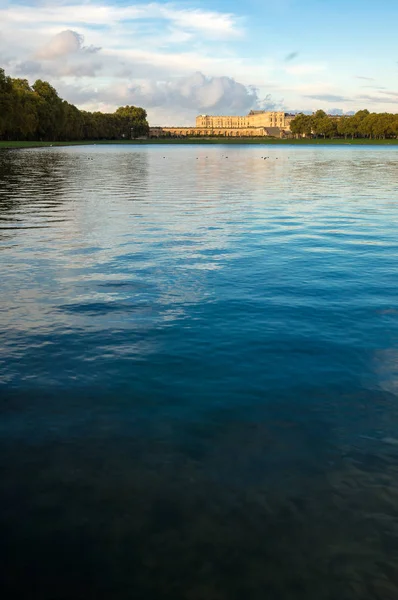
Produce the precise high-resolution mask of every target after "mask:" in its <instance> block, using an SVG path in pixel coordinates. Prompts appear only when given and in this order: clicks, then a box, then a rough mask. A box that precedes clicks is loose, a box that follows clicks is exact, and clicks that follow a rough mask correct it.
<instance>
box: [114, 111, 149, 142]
mask: <svg viewBox="0 0 398 600" xmlns="http://www.w3.org/2000/svg"><path fill="white" fill-rule="evenodd" d="M115 115H116V116H117V117H118V118H119V119H120V121H119V122H120V133H121V135H122V136H123V137H127V138H135V137H140V136H143V135H148V133H149V126H148V122H147V119H146V117H147V113H146V111H145V110H144V109H143V108H139V107H137V106H121V107H120V108H118V109H117V111H116V113H115Z"/></svg>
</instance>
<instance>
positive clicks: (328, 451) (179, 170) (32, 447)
mask: <svg viewBox="0 0 398 600" xmlns="http://www.w3.org/2000/svg"><path fill="white" fill-rule="evenodd" d="M264 156H265V157H267V158H265V159H264ZM397 221H398V149H395V148H393V147H391V148H390V147H388V146H384V147H351V146H349V145H347V146H340V147H293V146H292V147H289V146H283V147H282V146H280V147H278V146H273V147H267V146H264V147H261V146H255V147H253V146H233V147H231V146H188V145H184V146H88V147H68V148H47V149H35V150H19V151H0V282H1V288H0V289H1V297H0V400H1V402H0V410H1V420H0V467H1V478H0V525H1V532H0V551H1V557H0V558H1V563H2V575H1V590H2V592H3V594H2V596H3V597H4V598H7V600H9V599H11V598H14V597H19V598H21V597H24V598H29V599H32V598H35V599H36V598H37V599H40V600H61V599H62V600H69V599H70V598H73V599H75V600H76V599H77V600H80V599H82V600H83V599H85V600H86V599H87V598H95V599H96V600H97V599H102V598H104V599H105V598H106V599H115V598H134V599H135V600H152V599H154V600H155V599H156V600H160V599H161V600H163V599H166V600H243V599H247V600H257V599H258V600H260V599H261V600H264V599H265V598H267V600H274V599H275V600H279V599H280V600H286V599H287V600H290V599H305V600H312V599H313V600H320V599H324V598H325V599H330V600H352V599H358V600H365V599H368V598H369V599H370V598H372V599H373V598H375V599H379V598H380V599H383V600H389V599H391V600H392V599H394V600H396V598H397V597H398V299H397V296H398V294H397V290H398V288H397V266H398V263H397V259H398V235H397V233H398V227H397Z"/></svg>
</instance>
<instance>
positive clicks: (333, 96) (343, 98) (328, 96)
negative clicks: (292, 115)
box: [305, 94, 351, 102]
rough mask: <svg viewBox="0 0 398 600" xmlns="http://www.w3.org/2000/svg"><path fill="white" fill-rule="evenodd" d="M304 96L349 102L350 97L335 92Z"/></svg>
mask: <svg viewBox="0 0 398 600" xmlns="http://www.w3.org/2000/svg"><path fill="white" fill-rule="evenodd" d="M305 98H312V99H313V100H320V101H321V102H351V100H350V98H346V96H339V95H337V94H306V96H305Z"/></svg>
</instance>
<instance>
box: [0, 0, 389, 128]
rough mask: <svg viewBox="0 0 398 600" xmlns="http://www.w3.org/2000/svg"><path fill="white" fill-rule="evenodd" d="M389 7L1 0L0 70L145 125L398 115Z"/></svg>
mask: <svg viewBox="0 0 398 600" xmlns="http://www.w3.org/2000/svg"><path fill="white" fill-rule="evenodd" d="M397 23H398V2H397V1H393V0H380V1H379V2H371V1H370V0H362V1H360V0H346V1H345V2H343V1H342V0H334V2H330V1H329V2H326V1H325V0H306V1H303V0H278V2H277V3H276V2H275V1H268V0H245V2H237V1H235V0H231V1H228V2H227V1H226V0H212V1H210V0H201V1H199V0H189V1H183V2H165V1H163V0H158V1H155V2H131V1H129V2H126V1H125V0H86V1H85V0H81V1H80V2H76V0H57V1H55V0H18V1H15V0H14V1H8V0H0V66H3V67H4V68H5V70H6V71H7V72H8V73H10V74H11V75H13V76H18V77H26V78H28V79H29V80H30V81H34V80H35V79H37V78H42V79H47V80H49V81H50V82H51V83H52V84H53V85H54V86H55V87H56V88H57V90H59V92H60V94H61V95H62V96H63V97H64V98H66V99H67V100H69V101H70V102H73V103H75V104H76V105H78V106H80V107H82V108H86V109H89V110H104V111H105V110H106V111H111V110H114V109H115V108H116V107H117V106H120V105H124V104H137V105H141V106H144V107H145V108H146V109H147V110H148V115H149V120H150V123H151V124H153V125H157V124H164V125H184V124H191V123H193V122H194V118H195V115H196V114H198V113H209V114H245V113H247V111H248V110H250V109H251V108H257V109H258V108H265V109H283V110H286V111H289V110H291V111H297V110H304V111H310V110H315V109H317V108H322V109H324V110H326V111H332V112H337V111H340V112H350V111H356V110H358V109H360V108H368V109H369V110H371V111H375V112H382V111H388V112H398V41H397V35H396V24H397Z"/></svg>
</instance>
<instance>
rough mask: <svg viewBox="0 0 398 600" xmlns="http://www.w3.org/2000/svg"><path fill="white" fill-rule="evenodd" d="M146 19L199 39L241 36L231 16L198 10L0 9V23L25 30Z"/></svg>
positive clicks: (98, 6)
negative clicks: (38, 25) (34, 26)
mask: <svg viewBox="0 0 398 600" xmlns="http://www.w3.org/2000/svg"><path fill="white" fill-rule="evenodd" d="M144 19H145V20H146V19H160V20H163V21H165V22H169V23H171V24H173V25H174V26H176V27H177V28H183V29H184V28H186V29H188V30H192V31H198V32H200V33H201V34H202V35H207V34H208V35H209V36H210V37H211V36H214V35H217V37H220V36H222V37H224V38H227V37H236V36H238V35H240V34H241V33H242V31H241V28H240V26H239V20H238V19H237V17H236V16H235V15H233V14H232V13H221V12H217V11H208V10H202V9H187V8H176V6H175V5H173V4H160V3H156V2H151V3H149V4H136V5H134V6H117V5H110V4H103V3H99V2H92V3H91V2H90V3H89V4H87V3H84V4H73V3H72V2H71V3H68V4H63V5H61V6H51V5H50V4H43V5H39V6H29V5H17V6H15V5H14V6H13V5H12V4H10V5H9V6H8V7H7V8H4V9H0V22H2V23H3V24H4V25H6V26H19V27H23V26H27V25H32V24H36V23H37V22H40V23H42V24H44V25H46V26H47V27H50V26H52V25H63V26H64V25H69V27H71V28H76V27H77V26H79V25H90V26H93V25H96V26H104V27H106V28H109V27H115V26H119V25H123V24H124V23H125V22H130V21H140V20H144Z"/></svg>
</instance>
